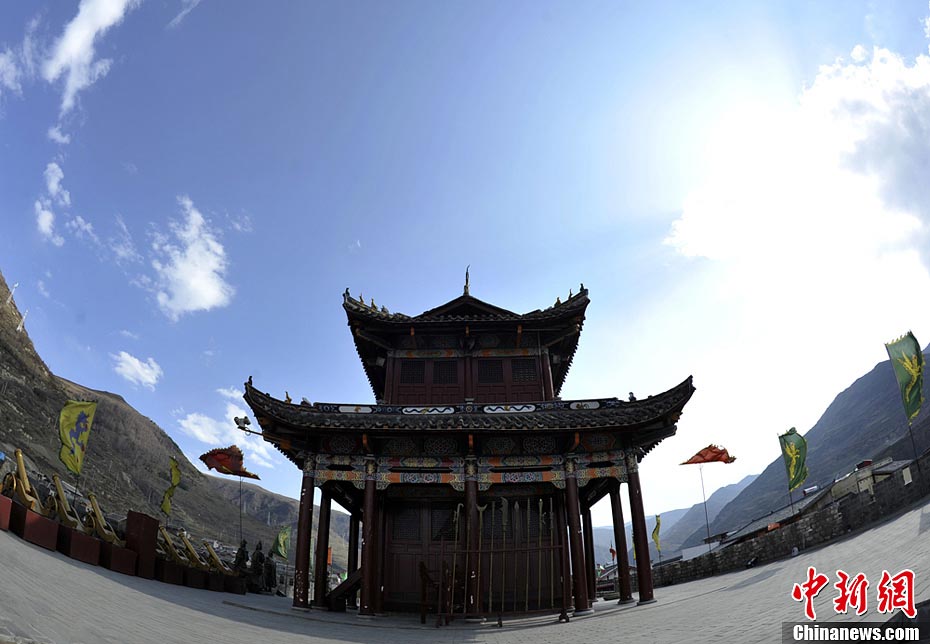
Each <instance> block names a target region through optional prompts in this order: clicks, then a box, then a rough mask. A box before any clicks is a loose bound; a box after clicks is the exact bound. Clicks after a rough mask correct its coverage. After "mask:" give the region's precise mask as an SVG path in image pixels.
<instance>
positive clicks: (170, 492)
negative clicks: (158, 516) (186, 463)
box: [161, 456, 181, 516]
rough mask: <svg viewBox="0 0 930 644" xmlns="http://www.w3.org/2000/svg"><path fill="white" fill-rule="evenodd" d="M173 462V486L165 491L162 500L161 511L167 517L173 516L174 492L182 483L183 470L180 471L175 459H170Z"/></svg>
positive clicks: (171, 457) (170, 457)
mask: <svg viewBox="0 0 930 644" xmlns="http://www.w3.org/2000/svg"><path fill="white" fill-rule="evenodd" d="M168 458H169V459H170V461H171V485H169V486H168V489H167V490H165V495H164V496H163V497H162V499H161V511H162V512H164V513H165V514H166V515H167V516H171V498H172V497H173V496H174V490H175V488H177V487H178V484H179V483H180V482H181V470H179V469H178V461H177V460H176V459H175V458H174V457H173V456H169V457H168Z"/></svg>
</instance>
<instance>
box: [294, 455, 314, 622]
mask: <svg viewBox="0 0 930 644" xmlns="http://www.w3.org/2000/svg"><path fill="white" fill-rule="evenodd" d="M315 470H316V456H314V455H313V454H307V455H305V456H304V476H303V482H302V483H301V485H300V506H299V510H298V514H297V552H296V553H295V559H294V607H295V608H309V605H308V604H307V593H308V591H309V590H310V534H311V533H312V532H313V491H314V490H313V476H314V473H315Z"/></svg>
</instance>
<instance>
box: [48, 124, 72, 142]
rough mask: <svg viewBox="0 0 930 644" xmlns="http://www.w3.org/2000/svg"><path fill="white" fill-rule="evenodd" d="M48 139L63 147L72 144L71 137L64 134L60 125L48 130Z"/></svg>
mask: <svg viewBox="0 0 930 644" xmlns="http://www.w3.org/2000/svg"><path fill="white" fill-rule="evenodd" d="M48 138H49V140H51V141H54V142H55V143H59V144H61V145H68V144H69V143H71V135H70V134H65V133H64V132H62V131H61V127H60V126H58V125H53V126H52V127H50V128H48Z"/></svg>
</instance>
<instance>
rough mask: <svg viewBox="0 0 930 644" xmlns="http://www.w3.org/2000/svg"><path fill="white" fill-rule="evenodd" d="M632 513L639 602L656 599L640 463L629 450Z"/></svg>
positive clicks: (628, 465)
mask: <svg viewBox="0 0 930 644" xmlns="http://www.w3.org/2000/svg"><path fill="white" fill-rule="evenodd" d="M626 469H627V476H628V479H629V484H628V485H627V487H628V488H629V493H630V514H632V515H633V516H632V517H631V520H632V521H633V548H635V549H636V581H637V583H638V585H639V602H638V603H639V604H651V603H652V602H654V601H655V597H653V594H652V593H653V589H652V562H651V561H650V558H649V541H648V539H647V537H646V513H645V511H644V510H643V491H642V488H641V487H640V485H639V465H638V464H637V463H636V455H635V454H634V453H633V451H632V450H630V451H628V452H627V463H626Z"/></svg>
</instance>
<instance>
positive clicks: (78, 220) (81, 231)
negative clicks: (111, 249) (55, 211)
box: [65, 215, 100, 244]
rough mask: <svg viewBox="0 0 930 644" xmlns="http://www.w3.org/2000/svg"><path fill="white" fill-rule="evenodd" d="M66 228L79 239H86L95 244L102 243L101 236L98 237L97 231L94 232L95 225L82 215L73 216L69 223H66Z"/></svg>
mask: <svg viewBox="0 0 930 644" xmlns="http://www.w3.org/2000/svg"><path fill="white" fill-rule="evenodd" d="M65 228H67V229H68V230H70V231H71V233H72V234H73V235H74V236H75V237H77V238H78V239H86V240H87V241H91V242H93V243H95V244H100V238H99V237H97V233H95V232H94V225H93V224H91V223H90V222H89V221H87V220H86V219H84V218H83V217H81V216H80V215H75V216H74V217H72V218H71V219H70V220H69V221H68V223H66V224H65Z"/></svg>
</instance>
